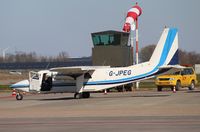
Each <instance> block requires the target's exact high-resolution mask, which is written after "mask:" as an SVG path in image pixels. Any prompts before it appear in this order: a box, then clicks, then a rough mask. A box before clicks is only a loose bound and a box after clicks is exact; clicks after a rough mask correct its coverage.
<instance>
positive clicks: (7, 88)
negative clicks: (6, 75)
mask: <svg viewBox="0 0 200 132" xmlns="http://www.w3.org/2000/svg"><path fill="white" fill-rule="evenodd" d="M10 90H12V89H11V88H10V87H9V85H0V92H1V91H10Z"/></svg>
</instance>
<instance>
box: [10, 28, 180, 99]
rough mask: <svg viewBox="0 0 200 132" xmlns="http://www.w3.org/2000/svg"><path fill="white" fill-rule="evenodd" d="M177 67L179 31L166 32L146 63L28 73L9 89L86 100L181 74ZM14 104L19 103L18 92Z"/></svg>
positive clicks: (58, 68)
mask: <svg viewBox="0 0 200 132" xmlns="http://www.w3.org/2000/svg"><path fill="white" fill-rule="evenodd" d="M177 64H178V31H177V29H176V28H165V29H164V31H163V33H162V35H161V37H160V40H159V42H158V44H157V46H156V48H155V50H154V52H153V54H152V56H151V58H150V60H149V61H148V62H144V63H140V64H136V65H132V66H128V67H110V66H80V67H56V68H52V69H49V70H41V71H39V72H30V73H29V80H23V81H20V82H18V83H15V84H13V85H11V86H10V87H11V88H13V89H16V90H18V91H25V92H30V93H32V92H38V93H61V92H62V93H64V92H70V93H75V94H74V97H75V98H89V97H90V92H95V91H100V90H105V89H108V88H112V87H116V86H121V85H125V84H129V83H133V82H136V81H141V80H144V79H149V78H152V77H155V76H157V75H160V74H167V73H172V72H176V71H180V69H181V68H182V67H181V66H179V65H177ZM16 99H17V100H22V99H23V95H22V94H20V93H19V92H18V93H17V95H16Z"/></svg>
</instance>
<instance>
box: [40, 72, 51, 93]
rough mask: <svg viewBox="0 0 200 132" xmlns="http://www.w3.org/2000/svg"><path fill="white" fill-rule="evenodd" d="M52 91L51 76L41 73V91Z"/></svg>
mask: <svg viewBox="0 0 200 132" xmlns="http://www.w3.org/2000/svg"><path fill="white" fill-rule="evenodd" d="M51 89H52V76H49V75H47V73H43V76H42V85H41V91H50V90H51Z"/></svg>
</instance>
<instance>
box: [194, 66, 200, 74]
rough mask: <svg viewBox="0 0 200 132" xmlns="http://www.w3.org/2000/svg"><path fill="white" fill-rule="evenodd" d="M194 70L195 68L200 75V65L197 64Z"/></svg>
mask: <svg viewBox="0 0 200 132" xmlns="http://www.w3.org/2000/svg"><path fill="white" fill-rule="evenodd" d="M194 68H195V72H196V74H200V64H195V65H194Z"/></svg>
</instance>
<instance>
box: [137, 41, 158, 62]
mask: <svg viewBox="0 0 200 132" xmlns="http://www.w3.org/2000/svg"><path fill="white" fill-rule="evenodd" d="M155 47H156V45H154V44H152V45H148V46H146V47H144V48H142V49H141V50H140V53H139V58H140V61H141V62H145V61H149V59H150V57H151V55H152V53H153V51H154V49H155Z"/></svg>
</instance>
